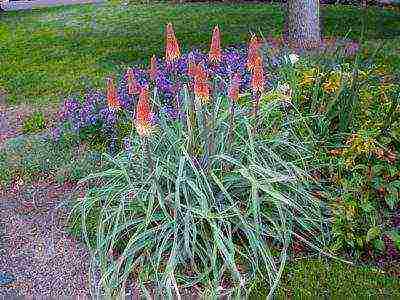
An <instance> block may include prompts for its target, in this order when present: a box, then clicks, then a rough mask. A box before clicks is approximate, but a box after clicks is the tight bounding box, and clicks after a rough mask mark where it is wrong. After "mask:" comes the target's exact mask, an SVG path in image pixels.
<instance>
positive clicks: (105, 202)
mask: <svg viewBox="0 0 400 300" xmlns="http://www.w3.org/2000/svg"><path fill="white" fill-rule="evenodd" d="M261 46H262V44H261V40H260V39H259V38H258V37H257V36H255V35H253V36H252V37H251V41H250V44H249V47H248V51H247V53H246V54H245V55H243V53H242V52H241V50H229V51H223V50H222V49H221V41H220V30H219V28H218V27H215V28H214V31H213V35H212V40H211V47H210V51H209V53H208V55H206V56H204V55H202V54H200V53H199V52H191V53H189V55H187V56H186V57H185V58H184V59H183V58H182V55H181V53H180V47H179V43H178V40H177V38H176V36H175V33H174V30H173V27H172V25H171V24H168V25H167V28H166V49H165V58H164V60H163V61H161V60H158V59H157V58H155V57H153V58H152V59H151V63H150V68H149V70H148V72H147V74H146V76H142V77H141V76H139V74H143V71H141V70H138V69H129V70H128V71H127V73H126V75H125V77H124V78H123V79H122V81H121V84H120V85H119V87H118V88H117V86H116V85H115V83H114V81H113V80H112V79H109V80H108V82H107V93H106V95H104V96H103V97H101V96H100V95H98V94H95V93H94V94H93V95H92V96H90V97H89V98H88V99H86V101H89V102H90V103H94V104H93V110H94V111H95V110H96V104H98V102H96V101H99V102H101V101H103V98H104V100H105V101H107V104H108V105H107V108H106V109H105V111H102V112H99V114H100V115H101V118H103V119H102V120H103V121H105V122H110V123H112V122H113V121H115V116H116V115H119V116H121V115H124V114H125V115H126V116H127V117H129V118H131V119H132V122H131V123H132V124H133V126H134V130H132V131H131V133H130V136H129V139H128V142H127V144H128V145H127V147H126V148H127V149H128V150H129V151H128V152H120V153H117V154H116V155H115V156H113V157H111V156H108V155H107V154H105V156H106V157H107V158H108V159H109V160H110V162H111V163H112V164H113V167H112V168H110V169H109V170H107V171H105V172H101V173H98V174H92V175H90V176H89V177H88V178H87V179H88V180H89V179H90V180H92V179H96V178H97V179H99V180H100V182H101V185H100V186H97V187H96V188H92V189H90V190H89V191H88V192H87V193H86V194H85V196H84V197H82V198H79V199H78V201H76V203H75V204H74V209H73V212H72V215H71V216H72V218H71V219H72V221H76V222H77V224H81V225H79V226H82V232H83V235H84V238H85V241H86V243H87V244H88V246H89V247H90V249H91V251H92V253H93V254H94V258H95V261H96V264H97V265H98V266H99V267H100V270H101V273H102V277H101V282H100V283H101V287H102V289H103V291H105V292H106V293H107V294H109V295H114V296H115V295H116V294H118V293H126V292H127V283H129V282H130V280H133V281H134V282H137V284H138V287H139V288H140V290H141V292H142V293H143V295H149V294H150V293H157V294H159V295H160V296H165V297H173V296H178V297H180V296H182V295H183V294H185V293H191V294H193V293H195V294H207V295H211V296H215V297H216V296H221V295H243V293H246V292H249V291H250V290H251V289H250V287H251V284H252V283H253V282H254V280H255V279H256V278H262V280H265V281H266V282H268V284H269V287H270V291H269V297H271V296H272V295H273V293H274V291H275V290H276V288H277V285H278V282H279V279H280V277H281V274H282V271H283V268H284V265H285V262H286V260H287V256H288V249H289V247H290V245H291V243H292V240H293V239H296V240H297V241H302V242H304V243H306V244H309V245H312V246H313V247H317V246H318V245H320V243H322V242H320V241H319V239H318V237H319V236H320V235H319V233H320V226H321V221H322V220H321V214H320V207H319V205H320V203H319V202H318V201H317V200H316V199H315V198H314V197H313V196H312V194H311V193H310V191H309V190H310V187H311V184H312V181H311V180H310V178H309V176H308V175H307V173H306V172H305V171H303V169H304V168H305V167H306V166H304V164H303V163H304V160H303V159H302V158H303V157H302V156H303V155H304V153H302V149H306V147H302V145H301V144H300V143H301V142H300V140H299V139H298V138H297V137H296V136H295V135H294V133H295V132H296V130H294V129H293V128H292V127H293V126H296V122H295V119H294V116H289V114H290V112H288V111H287V110H285V111H284V112H282V111H281V110H282V106H281V105H276V104H274V103H273V102H271V103H270V104H268V105H265V106H260V98H261V95H262V92H263V91H264V88H265V85H266V82H267V81H266V78H267V76H268V75H266V67H265V65H264V63H263V61H264V57H263V55H262V53H261V51H260V50H261ZM292 58H293V59H297V57H292ZM232 62H237V63H232ZM166 74H168V76H166ZM182 74H183V75H182ZM144 78H145V79H144ZM242 98H245V101H244V102H245V103H242V102H241V101H242ZM249 104H250V105H249ZM66 105H67V106H68V107H71V106H72V107H73V106H74V105H77V104H76V103H75V102H73V104H71V103H70V102H69V103H67V104H66ZM100 107H101V105H100ZM101 109H102V108H101ZM66 115H68V113H66ZM69 116H71V115H69ZM289 117H290V118H291V120H290V122H288V119H285V118H289ZM71 120H72V122H71V123H72V124H74V120H73V119H71ZM89 121H90V118H89ZM92 121H93V122H95V121H97V120H96V119H95V120H92ZM282 124H284V125H282ZM74 126H77V125H76V124H75V125H74ZM277 128H280V129H279V130H278V131H279V134H274V133H276V131H277ZM88 220H90V222H89V223H90V224H89V223H88ZM93 220H94V221H93Z"/></svg>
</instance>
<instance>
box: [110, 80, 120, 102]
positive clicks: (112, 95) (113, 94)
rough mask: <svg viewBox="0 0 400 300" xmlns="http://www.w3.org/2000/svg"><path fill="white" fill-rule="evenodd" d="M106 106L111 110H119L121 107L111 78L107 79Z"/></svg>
mask: <svg viewBox="0 0 400 300" xmlns="http://www.w3.org/2000/svg"><path fill="white" fill-rule="evenodd" d="M107 104H108V107H110V108H112V109H119V108H120V107H121V104H120V103H119V100H118V93H117V88H116V87H115V84H114V80H113V79H112V78H107Z"/></svg>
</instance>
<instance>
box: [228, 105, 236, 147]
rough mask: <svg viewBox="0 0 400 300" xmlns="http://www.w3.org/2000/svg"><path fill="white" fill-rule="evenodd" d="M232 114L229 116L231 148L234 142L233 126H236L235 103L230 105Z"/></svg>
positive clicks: (229, 145) (229, 144)
mask: <svg viewBox="0 0 400 300" xmlns="http://www.w3.org/2000/svg"><path fill="white" fill-rule="evenodd" d="M230 110H231V111H230V116H229V133H228V147H229V150H230V149H231V146H232V143H233V128H234V126H235V103H233V102H232V103H231V105H230Z"/></svg>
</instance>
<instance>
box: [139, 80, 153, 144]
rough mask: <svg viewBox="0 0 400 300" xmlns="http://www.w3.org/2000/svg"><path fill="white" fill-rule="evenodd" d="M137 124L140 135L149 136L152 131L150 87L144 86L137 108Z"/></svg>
mask: <svg viewBox="0 0 400 300" xmlns="http://www.w3.org/2000/svg"><path fill="white" fill-rule="evenodd" d="M135 126H136V130H137V132H138V134H139V135H140V136H142V137H143V136H149V135H150V134H151V132H152V125H151V110H150V103H149V88H148V87H147V86H145V87H142V89H141V91H140V94H139V101H138V104H137V108H136V118H135Z"/></svg>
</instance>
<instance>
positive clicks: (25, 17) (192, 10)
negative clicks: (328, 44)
mask: <svg viewBox="0 0 400 300" xmlns="http://www.w3.org/2000/svg"><path fill="white" fill-rule="evenodd" d="M322 13H323V19H324V25H323V28H324V34H325V35H334V36H348V37H350V38H354V39H359V38H360V37H361V32H362V28H363V24H364V25H365V29H366V30H365V35H364V38H365V39H366V40H373V39H382V38H395V37H398V36H400V14H399V13H396V12H394V11H386V10H379V9H374V8H372V9H369V10H368V11H363V10H360V9H359V8H355V7H342V6H336V7H334V6H331V7H328V8H324V9H323V12H322ZM167 22H173V23H174V26H175V29H176V33H177V36H178V38H179V39H180V41H181V44H182V45H185V47H186V48H191V47H200V48H204V47H207V45H208V43H209V39H210V32H211V29H212V27H213V26H214V25H215V24H219V25H220V27H221V29H222V32H223V44H224V45H225V46H226V45H229V44H237V43H242V42H243V41H245V40H246V39H247V37H248V34H249V32H250V31H257V32H258V31H261V32H262V33H263V34H264V35H269V34H271V35H279V34H281V32H282V28H283V12H282V10H281V8H280V7H279V6H276V5H265V4H231V5H229V4H212V5H211V4H186V5H169V4H165V3H158V4H151V5H142V4H140V5H130V6H121V5H115V4H104V5H80V6H73V7H57V8H49V9H36V10H32V11H24V12H22V11H20V12H7V13H4V14H2V15H1V19H0V53H1V55H0V89H2V90H5V91H6V93H7V102H8V103H10V104H18V103H32V104H39V105H45V104H48V103H57V102H59V100H60V98H61V97H65V96H67V95H70V94H71V93H75V92H78V93H79V92H80V91H82V90H83V89H84V88H85V86H86V84H87V83H88V82H90V83H91V84H94V85H96V86H101V85H102V84H103V79H104V77H105V76H106V75H107V74H110V73H113V72H116V71H117V70H118V69H119V68H121V67H123V66H125V65H127V64H133V63H135V62H144V63H146V62H147V59H148V57H150V56H151V55H152V54H157V55H160V56H161V55H162V53H163V43H164V37H163V29H164V25H165V24H166V23H167Z"/></svg>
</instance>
